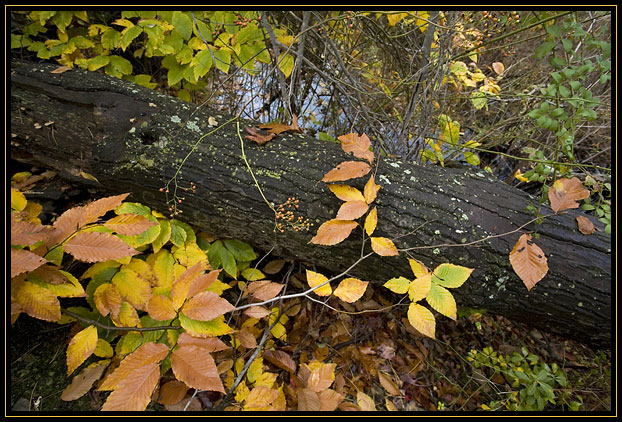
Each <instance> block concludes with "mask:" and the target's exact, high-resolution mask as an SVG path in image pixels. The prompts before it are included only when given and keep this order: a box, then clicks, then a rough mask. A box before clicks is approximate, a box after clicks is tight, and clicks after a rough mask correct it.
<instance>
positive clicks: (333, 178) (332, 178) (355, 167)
mask: <svg viewBox="0 0 622 422" xmlns="http://www.w3.org/2000/svg"><path fill="white" fill-rule="evenodd" d="M370 170H371V166H370V165H369V164H368V163H365V162H363V161H344V162H342V163H340V164H339V165H338V166H337V167H335V168H334V169H332V170H331V171H329V172H328V173H326V174H325V175H324V177H323V178H322V182H340V181H344V180H350V179H355V178H357V177H363V176H365V175H366V174H367V173H369V171H370Z"/></svg>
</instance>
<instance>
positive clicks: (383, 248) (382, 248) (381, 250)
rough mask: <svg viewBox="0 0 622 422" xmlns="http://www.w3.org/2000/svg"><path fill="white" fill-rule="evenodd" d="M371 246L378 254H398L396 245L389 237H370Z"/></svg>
mask: <svg viewBox="0 0 622 422" xmlns="http://www.w3.org/2000/svg"><path fill="white" fill-rule="evenodd" d="M371 248H372V250H373V251H374V252H376V253H377V254H378V255H380V256H395V255H399V252H398V251H397V247H396V246H395V244H394V243H393V241H392V240H391V239H387V238H386V237H372V238H371Z"/></svg>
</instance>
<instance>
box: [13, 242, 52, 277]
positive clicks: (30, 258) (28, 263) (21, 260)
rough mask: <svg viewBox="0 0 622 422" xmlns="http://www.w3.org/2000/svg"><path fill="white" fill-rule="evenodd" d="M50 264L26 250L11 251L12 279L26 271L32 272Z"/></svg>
mask: <svg viewBox="0 0 622 422" xmlns="http://www.w3.org/2000/svg"><path fill="white" fill-rule="evenodd" d="M46 262H48V260H47V259H45V258H42V257H40V256H39V255H36V254H34V253H32V252H30V251H27V250H25V249H11V278H13V277H15V276H16V275H19V274H21V273H23V272H26V271H32V270H34V269H36V268H38V267H40V266H41V265H43V264H45V263H46Z"/></svg>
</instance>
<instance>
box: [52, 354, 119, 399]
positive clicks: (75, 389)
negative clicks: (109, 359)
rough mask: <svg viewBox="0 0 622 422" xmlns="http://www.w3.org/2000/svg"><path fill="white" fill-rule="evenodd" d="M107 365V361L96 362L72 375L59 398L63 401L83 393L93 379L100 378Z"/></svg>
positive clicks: (91, 383)
mask: <svg viewBox="0 0 622 422" xmlns="http://www.w3.org/2000/svg"><path fill="white" fill-rule="evenodd" d="M107 367H108V364H107V363H106V364H101V363H99V362H97V363H96V364H95V365H93V366H89V367H87V368H85V369H84V370H83V371H82V372H80V373H79V374H78V375H76V376H75V377H73V380H71V384H69V385H68V386H67V388H65V389H64V390H63V393H62V394H61V396H60V399H61V400H63V401H72V400H77V399H79V398H80V397H82V396H83V395H85V394H86V393H87V392H88V391H89V390H90V389H91V387H92V386H93V384H95V381H97V380H98V379H100V378H101V376H102V375H103V373H104V371H105V370H106V368H107Z"/></svg>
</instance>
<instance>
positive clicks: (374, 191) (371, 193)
mask: <svg viewBox="0 0 622 422" xmlns="http://www.w3.org/2000/svg"><path fill="white" fill-rule="evenodd" d="M381 187H382V186H380V185H377V184H376V181H375V180H374V176H371V177H370V178H369V180H368V181H367V183H365V188H364V189H363V196H364V197H365V202H367V203H368V204H371V203H372V202H374V201H375V200H376V196H377V195H378V191H379V190H380V188H381Z"/></svg>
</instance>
